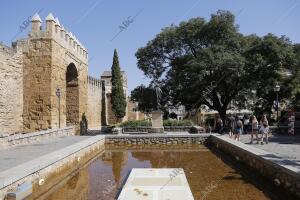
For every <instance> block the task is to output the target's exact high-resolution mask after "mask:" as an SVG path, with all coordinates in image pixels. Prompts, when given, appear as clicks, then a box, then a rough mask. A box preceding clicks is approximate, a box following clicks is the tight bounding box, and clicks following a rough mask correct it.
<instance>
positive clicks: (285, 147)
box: [241, 134, 300, 164]
mask: <svg viewBox="0 0 300 200" xmlns="http://www.w3.org/2000/svg"><path fill="white" fill-rule="evenodd" d="M250 141H251V136H250V134H247V135H242V136H241V142H243V143H245V144H248V145H251V146H253V147H256V148H259V149H263V150H265V151H267V152H269V153H272V154H275V155H277V156H281V157H283V158H284V159H288V160H291V161H294V162H297V163H298V164H300V136H291V135H285V136H282V135H271V136H270V137H269V142H268V144H264V145H261V144H256V139H255V136H254V142H253V144H250Z"/></svg>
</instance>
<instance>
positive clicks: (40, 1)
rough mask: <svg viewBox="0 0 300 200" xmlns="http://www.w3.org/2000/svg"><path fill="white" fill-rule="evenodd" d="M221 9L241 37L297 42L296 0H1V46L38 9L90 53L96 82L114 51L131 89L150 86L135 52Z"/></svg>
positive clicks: (299, 5) (299, 35)
mask: <svg viewBox="0 0 300 200" xmlns="http://www.w3.org/2000/svg"><path fill="white" fill-rule="evenodd" d="M219 9H222V10H229V11H231V12H232V13H234V14H238V16H237V18H236V23H237V24H239V26H240V31H241V32H242V33H244V34H252V33H256V34H257V35H260V36H262V35H265V34H267V33H269V32H271V33H274V34H275V35H278V36H280V35H286V36H288V37H289V38H290V39H291V40H292V41H293V42H295V43H300V26H299V21H300V12H299V11H300V0H272V1H271V0H265V1H262V0H247V1H246V0H235V1H234V0H184V1H183V0H151V1H149V0H122V1H121V0H84V1H79V0H73V1H72V0H59V1H58V0H26V1H25V0H24V1H20V0H18V1H17V0H2V1H1V12H0V27H1V31H0V41H2V42H3V43H5V44H6V45H10V43H11V40H12V39H13V37H14V36H15V35H17V37H16V39H19V38H22V37H25V36H26V35H27V33H28V31H29V29H30V27H27V29H26V30H23V31H22V32H20V28H19V26H20V25H22V23H23V21H26V19H27V18H28V17H29V16H31V15H33V14H34V13H35V12H37V11H39V10H40V16H41V18H42V20H43V21H45V20H44V19H45V17H46V16H47V15H48V13H49V12H52V13H53V14H54V16H55V17H58V18H59V20H60V23H61V24H63V25H64V27H66V28H67V29H68V30H70V31H71V32H72V33H73V34H74V35H76V37H77V38H78V39H79V40H80V42H81V43H82V44H83V45H84V46H85V47H86V48H87V49H88V53H89V57H90V63H89V74H90V75H92V76H95V77H99V76H100V74H101V73H102V72H103V71H104V70H109V69H110V67H111V64H112V56H113V49H114V48H117V49H118V53H119V60H120V65H121V67H122V70H125V71H126V72H127V75H128V85H129V90H132V89H133V88H134V87H136V86H137V85H139V84H141V83H144V84H147V83H148V82H149V80H148V79H147V78H145V76H144V75H143V73H142V72H141V71H140V70H139V69H138V68H137V66H136V62H137V61H136V57H135V52H136V50H137V49H138V48H139V47H143V46H144V45H145V44H146V43H147V41H149V40H151V39H153V38H154V37H155V35H156V34H157V33H159V32H160V30H161V29H162V28H163V27H166V26H169V25H171V24H172V23H173V24H178V23H179V22H180V21H183V20H187V19H189V18H192V17H198V16H200V17H204V18H206V19H209V17H210V15H211V14H212V13H215V12H216V11H217V10H219ZM137 14H138V15H137ZM135 15H137V17H136V18H135V19H134V20H133V22H132V23H130V24H129V25H128V27H127V28H126V29H124V30H123V31H122V32H121V33H120V34H119V35H117V37H116V38H114V36H115V35H116V34H117V33H118V32H119V31H120V26H122V23H123V22H124V21H126V19H128V18H129V19H131V18H130V16H131V17H133V16H135ZM112 38H114V39H113V40H112ZM111 40H112V41H111Z"/></svg>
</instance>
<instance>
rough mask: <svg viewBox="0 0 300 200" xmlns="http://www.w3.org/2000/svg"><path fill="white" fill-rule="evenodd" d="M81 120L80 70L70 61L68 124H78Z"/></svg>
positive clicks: (68, 70)
mask: <svg viewBox="0 0 300 200" xmlns="http://www.w3.org/2000/svg"><path fill="white" fill-rule="evenodd" d="M79 121H80V117H79V81H78V71H77V68H76V66H75V64H74V63H70V64H69V65H68V67H67V71H66V125H67V126H69V125H74V124H78V123H79Z"/></svg>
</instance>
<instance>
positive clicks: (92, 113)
mask: <svg viewBox="0 0 300 200" xmlns="http://www.w3.org/2000/svg"><path fill="white" fill-rule="evenodd" d="M101 98H102V84H101V81H100V79H96V78H93V77H91V76H89V77H88V110H87V119H88V125H89V129H95V128H97V129H99V128H100V126H101V110H102V109H101Z"/></svg>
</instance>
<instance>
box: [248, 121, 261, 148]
mask: <svg viewBox="0 0 300 200" xmlns="http://www.w3.org/2000/svg"><path fill="white" fill-rule="evenodd" d="M250 125H251V142H250V144H252V143H253V135H254V134H255V136H256V142H257V144H258V143H259V141H258V140H259V139H258V121H257V119H256V117H255V115H252V116H251V118H250Z"/></svg>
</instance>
